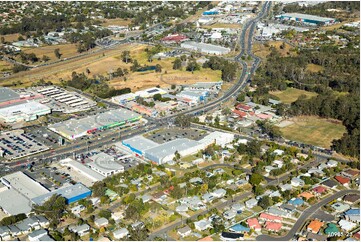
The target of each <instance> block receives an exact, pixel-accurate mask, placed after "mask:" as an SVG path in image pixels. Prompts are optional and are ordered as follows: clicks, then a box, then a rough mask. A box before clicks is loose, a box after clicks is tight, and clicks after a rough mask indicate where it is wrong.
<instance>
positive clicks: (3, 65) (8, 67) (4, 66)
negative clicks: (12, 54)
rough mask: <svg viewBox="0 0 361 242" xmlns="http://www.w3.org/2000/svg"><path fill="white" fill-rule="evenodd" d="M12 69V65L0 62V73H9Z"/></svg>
mask: <svg viewBox="0 0 361 242" xmlns="http://www.w3.org/2000/svg"><path fill="white" fill-rule="evenodd" d="M12 67H13V64H10V63H9V62H6V61H3V60H0V72H4V71H11V68H12Z"/></svg>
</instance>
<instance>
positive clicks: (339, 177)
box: [335, 176, 350, 186]
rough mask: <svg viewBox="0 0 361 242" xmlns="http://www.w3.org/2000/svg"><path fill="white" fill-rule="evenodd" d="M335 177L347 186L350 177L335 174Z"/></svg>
mask: <svg viewBox="0 0 361 242" xmlns="http://www.w3.org/2000/svg"><path fill="white" fill-rule="evenodd" d="M335 179H336V180H337V181H338V182H339V183H341V184H342V185H344V186H348V184H349V183H350V179H349V178H346V177H343V176H335Z"/></svg>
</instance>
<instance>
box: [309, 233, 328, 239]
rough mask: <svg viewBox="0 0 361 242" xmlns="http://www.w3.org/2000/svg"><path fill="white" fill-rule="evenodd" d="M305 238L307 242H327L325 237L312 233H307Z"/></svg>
mask: <svg viewBox="0 0 361 242" xmlns="http://www.w3.org/2000/svg"><path fill="white" fill-rule="evenodd" d="M306 238H307V240H309V241H327V236H326V235H321V234H314V233H311V232H308V233H307V235H306Z"/></svg>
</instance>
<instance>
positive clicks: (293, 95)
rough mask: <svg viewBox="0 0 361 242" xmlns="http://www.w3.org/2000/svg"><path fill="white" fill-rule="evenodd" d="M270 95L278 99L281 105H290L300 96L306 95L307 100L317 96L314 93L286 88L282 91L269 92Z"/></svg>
mask: <svg viewBox="0 0 361 242" xmlns="http://www.w3.org/2000/svg"><path fill="white" fill-rule="evenodd" d="M270 94H272V95H274V96H276V97H278V98H279V99H280V100H281V101H282V102H283V103H288V104H289V103H292V102H294V101H296V100H297V98H298V97H299V96H301V95H306V96H307V98H311V97H314V96H317V93H315V92H308V91H304V90H300V89H296V88H287V89H286V90H284V91H277V92H270Z"/></svg>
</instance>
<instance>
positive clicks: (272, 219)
mask: <svg viewBox="0 0 361 242" xmlns="http://www.w3.org/2000/svg"><path fill="white" fill-rule="evenodd" d="M259 220H260V221H270V222H282V217H279V216H275V215H271V214H268V213H261V214H260V215H259Z"/></svg>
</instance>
